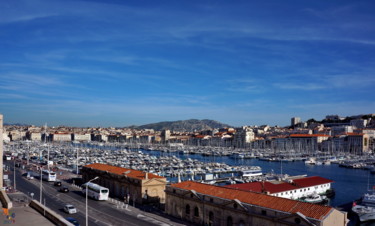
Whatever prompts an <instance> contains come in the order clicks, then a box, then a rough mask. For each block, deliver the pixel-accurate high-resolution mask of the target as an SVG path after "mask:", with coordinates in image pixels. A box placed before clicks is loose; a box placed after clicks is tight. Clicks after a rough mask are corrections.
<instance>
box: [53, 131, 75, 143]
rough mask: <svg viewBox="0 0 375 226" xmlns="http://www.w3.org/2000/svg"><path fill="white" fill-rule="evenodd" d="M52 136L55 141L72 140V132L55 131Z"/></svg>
mask: <svg viewBox="0 0 375 226" xmlns="http://www.w3.org/2000/svg"><path fill="white" fill-rule="evenodd" d="M52 136H53V141H72V134H70V133H55V134H52Z"/></svg>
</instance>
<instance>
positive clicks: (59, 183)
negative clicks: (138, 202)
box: [53, 181, 61, 187]
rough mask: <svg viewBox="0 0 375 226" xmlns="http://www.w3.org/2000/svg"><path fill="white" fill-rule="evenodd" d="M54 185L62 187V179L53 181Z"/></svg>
mask: <svg viewBox="0 0 375 226" xmlns="http://www.w3.org/2000/svg"><path fill="white" fill-rule="evenodd" d="M53 185H55V186H57V187H60V186H61V181H55V183H53Z"/></svg>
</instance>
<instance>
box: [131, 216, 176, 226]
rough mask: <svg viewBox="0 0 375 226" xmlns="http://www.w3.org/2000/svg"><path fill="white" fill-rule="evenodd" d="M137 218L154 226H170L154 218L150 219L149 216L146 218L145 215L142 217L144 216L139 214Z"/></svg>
mask: <svg viewBox="0 0 375 226" xmlns="http://www.w3.org/2000/svg"><path fill="white" fill-rule="evenodd" d="M137 218H140V219H142V220H144V221H148V222H151V223H153V224H157V225H161V226H170V224H167V223H164V222H162V221H159V220H156V219H154V218H152V217H148V216H145V215H142V214H138V215H137Z"/></svg>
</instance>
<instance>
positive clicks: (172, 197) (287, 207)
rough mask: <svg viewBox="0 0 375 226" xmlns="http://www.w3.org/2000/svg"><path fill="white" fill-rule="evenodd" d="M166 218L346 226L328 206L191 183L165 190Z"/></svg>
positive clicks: (196, 221) (208, 222)
mask: <svg viewBox="0 0 375 226" xmlns="http://www.w3.org/2000/svg"><path fill="white" fill-rule="evenodd" d="M165 211H166V213H167V214H169V215H172V216H174V217H178V218H181V219H183V220H186V221H189V222H192V223H193V224H196V225H268V226H276V225H277V226H280V225H316V226H328V225H335V226H340V225H346V224H347V214H346V213H345V212H341V211H338V210H337V209H335V208H333V207H329V206H321V205H315V204H310V203H305V202H300V201H296V200H290V199H285V198H280V197H274V196H269V195H265V194H260V193H256V192H250V191H242V190H238V189H233V188H227V187H219V186H215V185H209V184H202V183H198V182H193V181H185V182H182V183H177V184H172V185H170V186H167V187H166V205H165Z"/></svg>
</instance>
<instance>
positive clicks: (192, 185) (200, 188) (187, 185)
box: [171, 181, 333, 220]
mask: <svg viewBox="0 0 375 226" xmlns="http://www.w3.org/2000/svg"><path fill="white" fill-rule="evenodd" d="M171 187H175V188H180V189H184V190H194V191H196V192H197V193H201V194H205V195H210V196H215V197H220V198H224V199H228V200H234V199H238V200H239V201H241V202H243V203H248V204H251V205H256V206H261V207H265V208H269V209H274V210H277V211H283V212H288V213H297V212H300V213H302V214H303V215H305V216H306V217H309V218H314V219H318V220H322V219H324V218H325V217H326V216H327V215H328V214H329V213H330V211H331V210H332V209H333V208H332V207H328V206H321V205H315V204H310V203H305V202H299V201H295V200H291V199H285V198H279V197H274V196H269V195H265V194H260V193H255V192H249V191H242V190H236V189H233V188H227V187H219V186H215V185H208V184H202V183H198V182H193V181H184V182H182V183H178V184H172V185H171Z"/></svg>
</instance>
